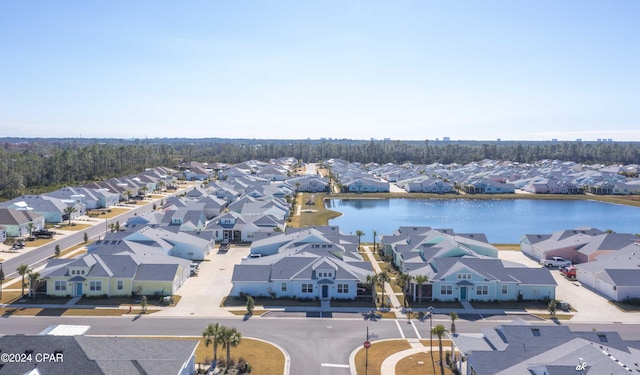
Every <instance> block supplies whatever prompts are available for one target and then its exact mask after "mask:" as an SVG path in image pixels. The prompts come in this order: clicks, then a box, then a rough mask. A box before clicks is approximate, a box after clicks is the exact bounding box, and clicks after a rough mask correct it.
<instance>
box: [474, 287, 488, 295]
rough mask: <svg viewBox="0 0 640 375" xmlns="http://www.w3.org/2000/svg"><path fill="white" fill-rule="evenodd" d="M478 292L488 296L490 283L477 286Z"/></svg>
mask: <svg viewBox="0 0 640 375" xmlns="http://www.w3.org/2000/svg"><path fill="white" fill-rule="evenodd" d="M476 294H477V295H479V296H486V295H487V294H489V286H488V285H478V286H477V287H476Z"/></svg>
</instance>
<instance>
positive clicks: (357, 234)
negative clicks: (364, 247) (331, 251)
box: [356, 229, 364, 250]
mask: <svg viewBox="0 0 640 375" xmlns="http://www.w3.org/2000/svg"><path fill="white" fill-rule="evenodd" d="M356 236H358V250H360V237H362V236H364V232H363V231H361V230H359V229H358V230H357V231H356Z"/></svg>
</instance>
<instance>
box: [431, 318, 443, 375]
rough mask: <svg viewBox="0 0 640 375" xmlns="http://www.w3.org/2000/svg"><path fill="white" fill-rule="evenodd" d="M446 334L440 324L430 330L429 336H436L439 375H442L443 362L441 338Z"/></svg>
mask: <svg viewBox="0 0 640 375" xmlns="http://www.w3.org/2000/svg"><path fill="white" fill-rule="evenodd" d="M446 332H447V329H446V328H444V326H443V325H442V324H438V325H437V326H435V327H433V328H432V329H431V334H433V335H436V336H438V348H439V349H440V374H441V375H444V360H443V359H442V337H443V336H444V334H445V333H446Z"/></svg>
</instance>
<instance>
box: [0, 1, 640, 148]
mask: <svg viewBox="0 0 640 375" xmlns="http://www.w3.org/2000/svg"><path fill="white" fill-rule="evenodd" d="M638 14H640V3H638V2H636V1H631V0H621V1H619V2H614V3H609V2H600V1H595V0H586V1H577V0H568V1H563V2H556V1H550V0H549V1H538V2H513V1H495V2H475V1H456V2H435V1H420V2H414V1H398V2H392V3H389V2H382V1H371V2H361V1H328V2H316V3H312V2H297V1H281V2H257V1H247V2H201V1H192V0H189V1H184V2H177V3H176V2H168V1H149V0H140V1H136V2H129V1H123V0H114V1H110V2H82V1H69V2H38V3H29V2H3V3H0V37H2V41H3V48H2V49H3V58H2V59H0V82H2V90H0V127H1V128H2V129H3V133H4V134H3V135H4V136H6V137H26V138H37V137H40V138H48V137H56V138H113V139H136V138H138V139H161V138H223V139H290V140H306V139H322V138H326V139H329V138H331V139H338V140H339V139H353V140H369V139H371V138H373V139H377V140H383V139H385V138H389V139H391V140H425V139H429V140H436V139H440V140H442V139H443V138H445V137H449V138H450V139H451V140H452V141H453V140H479V141H495V140H497V139H501V140H503V141H550V140H553V139H557V140H558V141H575V140H576V139H581V140H583V141H595V140H598V139H604V140H608V139H611V140H613V141H619V142H623V141H640V126H638V119H639V118H640V106H638V104H637V103H638V99H640V85H639V83H640V73H639V70H638V69H637V67H638V66H640V53H639V52H638V49H637V48H634V47H633V46H637V45H640V40H639V39H640V26H639V25H640V24H639V23H638V22H637V15H638Z"/></svg>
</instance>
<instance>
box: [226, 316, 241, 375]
mask: <svg viewBox="0 0 640 375" xmlns="http://www.w3.org/2000/svg"><path fill="white" fill-rule="evenodd" d="M241 339H242V334H240V332H238V330H237V329H235V328H226V327H224V328H223V331H222V347H223V348H225V349H227V369H226V370H225V373H227V372H229V363H230V361H231V347H234V348H235V347H236V346H238V344H240V340H241Z"/></svg>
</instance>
